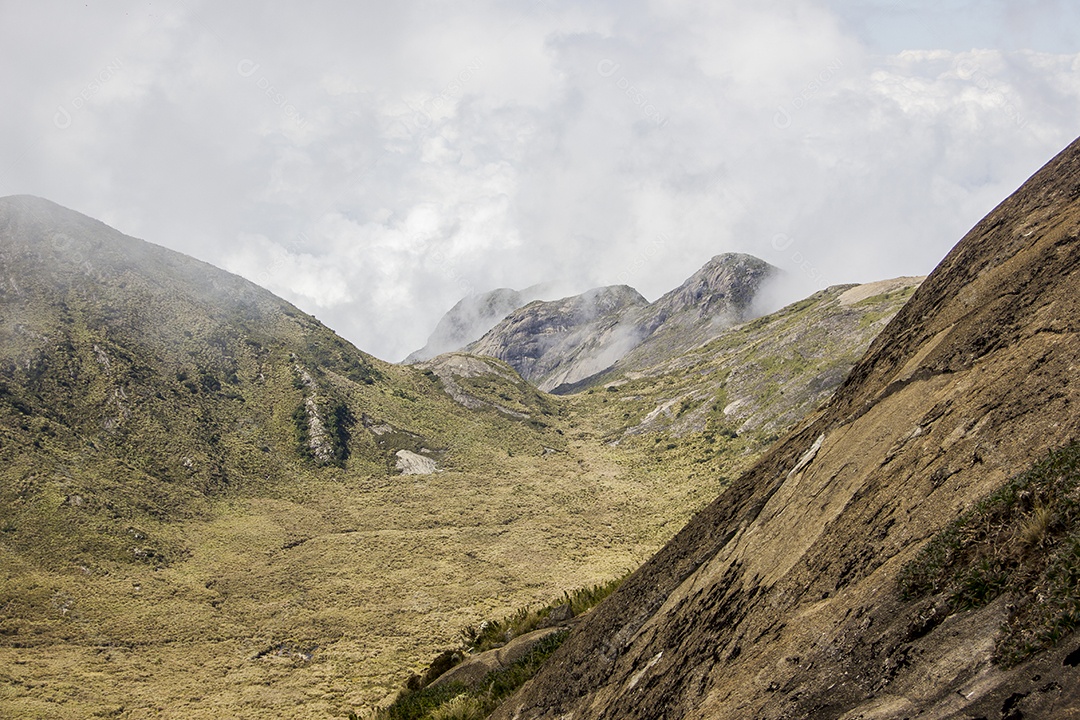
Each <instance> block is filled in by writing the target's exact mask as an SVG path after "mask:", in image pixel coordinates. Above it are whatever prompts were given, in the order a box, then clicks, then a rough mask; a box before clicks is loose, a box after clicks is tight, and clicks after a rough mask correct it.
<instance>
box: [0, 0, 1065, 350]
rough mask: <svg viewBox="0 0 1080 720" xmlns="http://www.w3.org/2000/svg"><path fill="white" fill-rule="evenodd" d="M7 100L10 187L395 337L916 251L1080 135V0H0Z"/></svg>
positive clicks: (3, 122) (864, 270) (2, 142)
mask: <svg viewBox="0 0 1080 720" xmlns="http://www.w3.org/2000/svg"><path fill="white" fill-rule="evenodd" d="M0 107H2V108H3V111H2V112H0V196H6V195H14V194H32V195H38V196H41V197H45V198H48V199H50V200H53V201H55V202H57V203H60V204H61V205H64V206H66V207H70V208H72V209H74V210H78V211H79V212H82V213H85V214H87V215H90V216H92V217H95V218H97V219H99V220H102V221H104V222H106V223H108V224H109V225H112V226H113V227H115V228H117V229H119V230H121V231H123V232H125V233H127V234H129V235H133V236H135V237H139V238H143V239H145V240H149V241H151V242H154V243H157V244H160V245H164V246H166V247H169V248H172V249H175V250H179V251H181V252H185V253H187V254H189V255H192V256H194V257H197V258H199V259H201V260H205V261H207V262H210V263H212V264H214V265H217V266H219V267H222V268H225V269H227V270H229V271H232V272H235V273H237V274H239V275H242V276H244V277H246V278H248V279H250V280H252V281H253V282H256V283H258V284H260V285H262V286H264V287H266V288H268V289H269V290H271V291H273V292H275V293H277V294H278V295H280V296H282V297H284V298H286V299H287V300H289V301H291V302H293V303H295V304H296V305H298V306H299V307H300V308H302V309H303V310H305V311H306V312H309V313H311V314H313V315H315V316H316V317H318V318H319V319H320V320H322V321H323V322H324V323H326V324H327V325H329V326H330V327H331V328H333V329H334V330H336V331H337V332H338V333H339V334H341V335H342V336H343V337H345V338H346V339H348V340H350V341H351V342H353V343H354V344H355V345H357V346H358V347H360V348H361V349H362V350H365V351H367V352H370V353H372V354H374V355H376V356H378V357H380V358H382V359H385V360H390V361H398V360H400V359H402V358H403V357H404V356H405V355H407V354H408V353H409V352H410V351H412V350H415V349H417V348H419V347H421V346H422V345H423V344H424V342H425V340H426V338H427V336H428V334H429V333H430V332H431V330H432V329H433V328H434V326H435V323H436V322H437V321H438V319H439V317H440V316H441V315H442V314H443V313H444V312H445V311H446V310H447V309H449V308H450V307H451V306H452V305H453V304H454V303H455V302H457V301H458V300H459V299H461V298H462V297H464V296H466V295H470V294H474V293H479V292H484V291H487V290H490V289H494V288H497V287H510V288H515V289H523V288H526V287H528V286H532V285H535V284H537V283H551V284H552V286H553V287H555V288H557V289H558V291H560V292H561V293H562V294H570V293H573V292H581V291H584V290H586V289H588V288H590V287H596V286H601V285H614V284H628V285H631V286H633V287H635V288H636V289H637V290H639V291H640V292H641V293H642V294H643V295H644V296H645V297H646V298H648V299H649V300H655V299H656V298H657V297H659V296H660V295H661V294H663V293H664V292H666V291H668V290H670V289H672V288H674V287H676V286H677V285H679V284H680V283H681V282H682V281H683V280H684V279H686V278H687V277H688V276H689V275H691V274H692V273H693V272H694V271H695V270H697V269H698V268H699V267H700V266H701V265H703V264H704V263H705V262H707V261H708V260H709V259H710V258H711V257H712V256H714V255H716V254H719V253H723V252H746V253H750V254H753V255H756V256H758V257H760V258H762V259H764V260H767V261H769V262H771V263H773V264H774V265H777V266H779V267H781V268H782V269H784V270H785V271H786V278H787V286H786V287H785V289H784V293H783V294H784V295H785V297H784V298H782V299H787V300H794V299H797V298H799V297H802V296H805V295H807V294H809V293H810V292H813V291H814V290H817V289H820V288H823V287H826V286H828V285H832V284H838V283H850V282H867V281H872V280H879V279H884V278H889V277H895V276H899V275H919V274H925V273H928V272H930V271H931V270H932V269H933V268H934V266H935V265H936V264H937V263H938V262H939V261H940V260H941V259H942V258H943V257H944V256H945V254H946V253H947V252H948V251H949V249H950V248H951V247H952V246H953V245H954V244H955V243H956V242H957V241H958V240H959V239H960V238H961V237H962V236H963V234H964V233H965V232H966V231H967V230H968V229H970V228H971V226H972V225H974V224H975V223H976V222H977V221H978V220H979V219H980V218H981V217H983V216H984V215H985V214H986V213H987V212H989V211H990V210H991V209H992V208H993V207H994V206H995V205H997V203H999V202H1000V201H1002V200H1003V199H1005V197H1007V196H1008V195H1009V194H1010V193H1011V192H1012V191H1013V190H1015V189H1016V188H1017V187H1018V186H1019V185H1020V184H1021V183H1022V182H1023V181H1024V180H1025V179H1026V178H1027V177H1029V176H1030V175H1031V174H1032V173H1034V172H1035V171H1036V170H1038V169H1039V167H1041V166H1042V165H1043V164H1044V163H1045V162H1046V161H1047V160H1049V159H1050V158H1051V157H1052V156H1053V155H1054V154H1056V153H1057V152H1058V151H1059V150H1061V149H1062V148H1063V147H1064V146H1065V145H1067V144H1068V143H1069V142H1071V141H1072V140H1073V139H1074V138H1075V137H1076V136H1077V135H1080V128H1078V125H1080V3H1076V2H1072V1H1071V0H1064V1H1061V2H1058V1H1055V0H1012V1H1009V0H983V1H981V2H967V1H964V0H935V1H934V2H929V1H926V2H924V1H922V0H913V1H911V2H896V1H887V0H873V1H871V0H866V1H861V2H860V1H857V0H798V1H796V0H763V1H760V2H752V3H751V2H734V1H727V0H619V1H618V2H616V1H615V0H596V1H594V2H580V1H579V2H569V1H564V0H475V1H466V2H459V3H449V2H434V1H432V0H397V1H395V2H393V3H388V2H372V1H371V0H360V1H358V2H357V1H351V2H344V1H342V2H337V1H335V2H330V1H325V0H324V1H321V2H320V1H318V0H313V1H311V2H305V3H303V4H301V3H284V2H265V1H262V2H254V1H248V0H235V1H233V2H228V3H222V2H203V1H201V0H176V1H175V2H120V1H116V2H85V3H75V2H58V1H55V0H44V1H37V2H29V1H28V0H0ZM553 292H554V291H553Z"/></svg>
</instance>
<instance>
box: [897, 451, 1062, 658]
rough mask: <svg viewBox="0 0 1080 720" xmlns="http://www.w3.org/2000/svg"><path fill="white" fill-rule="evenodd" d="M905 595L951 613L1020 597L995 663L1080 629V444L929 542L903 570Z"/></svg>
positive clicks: (1054, 454) (1033, 469) (1059, 453)
mask: <svg viewBox="0 0 1080 720" xmlns="http://www.w3.org/2000/svg"><path fill="white" fill-rule="evenodd" d="M900 591H901V594H902V596H903V598H904V599H906V600H915V599H919V598H924V597H927V596H930V595H937V594H945V596H946V597H947V603H948V606H949V609H950V610H951V611H953V612H959V611H963V610H969V609H975V608H979V607H983V606H985V605H986V604H988V603H990V602H991V601H993V600H995V599H997V598H998V597H1000V596H1001V595H1002V594H1004V593H1006V592H1008V593H1010V594H1011V595H1012V596H1014V601H1013V602H1012V603H1011V604H1010V606H1009V608H1010V609H1009V614H1008V618H1007V620H1006V622H1005V625H1004V626H1003V627H1002V632H1001V635H1000V636H999V638H998V641H997V648H996V655H995V661H996V662H998V664H1000V665H1003V666H1006V667H1010V666H1013V665H1016V664H1018V663H1019V662H1021V661H1023V660H1025V659H1026V658H1028V657H1030V656H1031V655H1034V654H1035V653H1037V652H1039V651H1041V650H1044V649H1046V648H1049V647H1052V646H1053V645H1055V644H1056V643H1057V642H1058V641H1059V640H1061V639H1062V638H1063V637H1065V636H1066V635H1068V634H1069V633H1071V632H1072V631H1073V630H1075V629H1076V628H1077V627H1078V626H1080V442H1077V443H1072V444H1070V445H1068V446H1066V447H1064V448H1062V449H1060V450H1056V451H1053V452H1051V453H1050V454H1049V455H1048V456H1047V458H1046V459H1045V460H1042V461H1041V462H1039V463H1037V464H1035V465H1034V466H1032V467H1031V468H1030V469H1029V470H1027V471H1025V472H1024V473H1021V474H1020V475H1018V476H1017V477H1015V478H1013V479H1012V480H1011V481H1009V483H1007V484H1006V485H1005V486H1004V487H1002V488H1001V489H1000V490H998V491H997V492H995V493H993V494H991V495H990V496H989V497H987V498H986V499H985V500H983V501H981V502H980V503H978V504H977V505H976V506H975V507H974V508H973V509H972V510H970V511H969V512H967V513H965V514H964V515H963V516H962V517H960V518H959V519H958V520H956V521H955V522H953V523H952V524H950V525H949V526H948V527H946V528H945V529H944V530H942V531H941V532H940V533H938V534H937V535H936V536H935V537H934V538H933V539H931V540H930V542H929V543H927V545H926V547H924V548H923V549H922V551H921V552H920V553H919V555H918V556H917V557H916V558H915V559H914V560H913V561H912V562H910V563H909V564H908V565H907V566H905V567H904V569H903V570H902V571H901V574H900Z"/></svg>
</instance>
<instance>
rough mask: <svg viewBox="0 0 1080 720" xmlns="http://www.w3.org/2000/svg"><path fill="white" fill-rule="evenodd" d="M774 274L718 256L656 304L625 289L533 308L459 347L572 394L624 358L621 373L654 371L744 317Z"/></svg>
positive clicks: (761, 265) (736, 257) (755, 263)
mask: <svg viewBox="0 0 1080 720" xmlns="http://www.w3.org/2000/svg"><path fill="white" fill-rule="evenodd" d="M776 272H777V270H776V268H774V267H772V266H771V265H769V264H768V263H766V262H764V261H762V260H758V259H757V258H754V257H752V256H749V255H742V254H735V253H730V254H726V255H717V256H716V257H714V258H713V259H712V260H710V261H709V262H708V263H707V264H706V265H705V266H704V267H702V268H701V269H700V270H699V271H697V272H696V273H694V275H692V276H691V277H690V278H689V279H687V280H686V282H684V283H683V284H682V285H681V286H680V287H678V288H676V289H675V290H672V291H671V292H668V293H667V294H665V295H664V296H663V297H661V298H660V299H659V300H657V301H656V302H655V303H651V304H650V303H648V302H647V301H646V300H645V298H643V297H641V295H640V294H639V293H638V292H637V291H635V290H633V289H632V288H629V287H627V286H625V285H623V286H614V287H606V288H597V289H595V290H590V291H589V292H587V293H584V294H582V295H577V296H573V297H568V298H564V299H562V300H557V301H552V302H533V303H530V304H528V305H526V306H525V307H522V308H519V309H518V310H515V311H514V312H512V313H510V314H509V315H507V316H506V317H505V318H504V319H503V320H502V321H501V322H499V323H498V324H497V325H495V326H494V327H493V328H492V329H491V330H489V331H488V332H487V333H486V334H485V335H484V336H483V337H482V338H480V339H479V340H477V341H476V342H474V343H472V344H471V345H469V346H468V347H467V348H466V349H467V350H468V352H471V353H475V354H478V355H489V356H491V357H496V358H499V359H501V360H505V361H506V362H508V363H509V364H510V365H511V366H513V367H514V368H515V369H516V370H517V371H518V372H519V373H521V375H522V377H524V378H525V379H526V380H529V381H530V382H532V383H534V384H535V385H536V386H537V387H539V388H540V389H541V390H547V391H553V392H556V393H559V392H567V391H572V390H576V389H580V388H581V387H583V386H586V385H588V384H589V382H590V379H592V378H594V376H598V375H600V374H601V373H604V372H605V371H608V370H611V369H613V368H615V367H617V366H618V364H619V363H620V362H621V361H624V360H626V359H627V357H628V356H630V355H631V354H632V360H628V361H627V362H626V363H625V364H624V365H623V367H626V368H629V367H639V368H640V367H646V366H648V365H653V364H656V363H657V362H659V361H660V360H662V359H666V358H670V357H674V356H676V355H678V354H679V353H681V352H683V351H685V350H688V349H690V348H691V347H693V346H695V345H698V344H701V343H702V342H705V341H706V340H708V339H710V338H712V337H715V336H716V335H717V334H719V332H720V331H722V330H723V329H725V328H728V327H731V326H732V325H735V324H736V323H738V322H741V321H743V320H746V319H748V318H749V317H751V316H752V315H753V314H754V306H753V302H754V297H755V296H756V293H757V290H758V289H759V287H760V286H761V284H762V283H763V282H764V281H765V280H766V279H768V278H770V277H772V276H774V275H775V273H776Z"/></svg>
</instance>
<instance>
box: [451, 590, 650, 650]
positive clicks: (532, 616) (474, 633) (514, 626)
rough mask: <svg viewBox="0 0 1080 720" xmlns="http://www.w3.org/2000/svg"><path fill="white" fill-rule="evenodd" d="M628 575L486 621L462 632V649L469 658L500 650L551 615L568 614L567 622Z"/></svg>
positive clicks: (534, 628)
mask: <svg viewBox="0 0 1080 720" xmlns="http://www.w3.org/2000/svg"><path fill="white" fill-rule="evenodd" d="M629 574H630V573H624V574H623V575H621V576H619V577H617V578H615V579H613V580H610V581H608V582H606V583H600V584H597V585H593V586H592V587H584V588H578V589H577V590H573V591H570V592H566V591H564V592H563V594H562V597H561V598H558V599H556V600H553V601H552V602H550V603H548V604H547V605H544V606H542V607H532V606H526V607H522V608H519V609H518V610H517V611H516V612H514V613H513V614H512V615H509V616H507V617H505V618H502V619H501V620H485V621H484V622H482V623H480V624H479V625H476V626H469V627H465V628H462V630H461V640H462V649H463V650H464V651H465V652H467V653H470V654H475V653H481V652H484V651H485V650H491V649H493V648H497V647H501V646H502V645H505V644H506V643H508V642H510V641H511V640H513V639H514V638H516V637H520V636H522V635H525V634H526V633H530V632H532V631H533V630H537V629H539V628H541V627H544V626H545V625H546V624H547V623H548V622H549V620H550V619H551V617H552V614H553V613H557V612H564V613H567V618H566V619H569V618H570V617H576V616H578V615H580V614H582V613H584V612H586V611H587V610H591V609H592V608H593V607H595V606H596V605H599V604H600V601H602V600H603V599H604V598H606V597H607V596H608V595H610V594H611V593H613V592H615V590H616V589H617V588H618V587H619V585H621V584H622V582H623V580H625V579H626V578H627V576H628V575H629Z"/></svg>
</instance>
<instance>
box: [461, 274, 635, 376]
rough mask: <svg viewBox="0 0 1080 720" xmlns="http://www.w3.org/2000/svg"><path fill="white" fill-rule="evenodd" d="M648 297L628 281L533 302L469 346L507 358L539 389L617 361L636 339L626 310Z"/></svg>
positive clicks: (492, 355) (480, 352)
mask: <svg viewBox="0 0 1080 720" xmlns="http://www.w3.org/2000/svg"><path fill="white" fill-rule="evenodd" d="M647 305H648V302H647V301H646V300H645V298H643V297H642V296H641V295H640V294H639V293H638V292H637V291H636V290H634V289H633V288H631V287H627V286H626V285H616V286H612V287H603V288H595V289H593V290H589V291H588V292H585V293H582V294H581V295H574V296H572V297H568V298H563V299H562V300H553V301H549V302H544V301H537V302H533V303H529V304H528V305H526V306H525V307H523V308H520V309H518V310H516V311H514V312H512V313H510V314H509V315H507V316H506V317H505V318H504V319H503V320H502V321H501V322H499V323H498V324H497V325H496V326H495V327H494V328H492V329H491V330H489V331H488V332H487V333H485V334H484V336H483V337H482V338H480V339H479V340H477V341H476V342H475V343H472V344H471V345H469V346H468V347H467V348H466V350H467V351H468V352H470V353H473V354H476V355H488V356H491V357H495V358H499V359H500V360H504V361H506V362H507V363H509V364H510V365H511V367H513V368H514V369H515V370H517V371H518V372H519V373H520V374H521V376H522V377H524V378H525V379H526V380H528V381H530V382H532V383H534V384H535V385H536V386H537V387H539V388H540V389H541V390H551V389H552V388H553V387H556V386H557V385H561V384H563V383H564V382H566V381H567V379H570V378H572V379H571V382H572V381H574V380H578V379H580V378H581V377H584V376H585V375H591V374H593V373H595V372H598V371H600V370H603V369H604V368H607V367H609V366H610V365H612V364H614V362H615V361H616V360H618V359H619V358H620V357H622V356H623V355H624V354H625V353H626V352H627V351H628V350H629V349H630V348H632V347H633V346H634V345H635V344H636V343H637V342H638V340H637V338H636V335H635V330H636V328H635V327H634V326H633V324H632V323H631V322H628V321H627V319H626V316H627V314H628V313H627V311H628V310H631V309H634V308H642V307H645V306H647Z"/></svg>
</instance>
